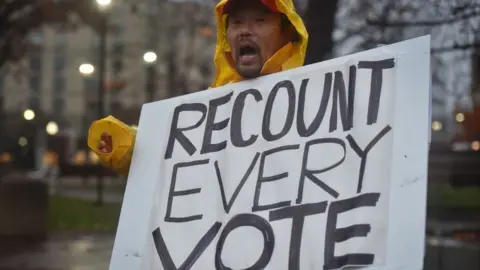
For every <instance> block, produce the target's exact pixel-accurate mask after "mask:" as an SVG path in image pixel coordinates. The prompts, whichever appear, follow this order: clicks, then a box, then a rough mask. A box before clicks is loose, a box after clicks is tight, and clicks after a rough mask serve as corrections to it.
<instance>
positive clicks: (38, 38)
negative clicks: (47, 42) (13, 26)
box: [27, 31, 44, 46]
mask: <svg viewBox="0 0 480 270" xmlns="http://www.w3.org/2000/svg"><path fill="white" fill-rule="evenodd" d="M27 39H28V41H30V43H32V44H34V45H37V46H41V45H43V41H44V38H43V33H42V32H41V31H32V32H31V33H30V34H29V35H28V37H27Z"/></svg>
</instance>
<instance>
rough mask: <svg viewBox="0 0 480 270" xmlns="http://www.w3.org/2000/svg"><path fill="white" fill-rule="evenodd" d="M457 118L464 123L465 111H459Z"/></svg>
mask: <svg viewBox="0 0 480 270" xmlns="http://www.w3.org/2000/svg"><path fill="white" fill-rule="evenodd" d="M455 120H457V122H458V123H462V122H463V121H465V115H464V114H463V113H457V115H456V116H455Z"/></svg>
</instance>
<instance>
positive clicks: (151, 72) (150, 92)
mask: <svg viewBox="0 0 480 270" xmlns="http://www.w3.org/2000/svg"><path fill="white" fill-rule="evenodd" d="M143 61H144V62H145V64H146V65H147V82H146V86H145V90H146V94H147V102H152V101H154V99H155V88H156V83H155V82H156V74H155V73H156V71H155V63H156V61H157V54H156V53H155V52H153V51H148V52H146V53H144V54H143Z"/></svg>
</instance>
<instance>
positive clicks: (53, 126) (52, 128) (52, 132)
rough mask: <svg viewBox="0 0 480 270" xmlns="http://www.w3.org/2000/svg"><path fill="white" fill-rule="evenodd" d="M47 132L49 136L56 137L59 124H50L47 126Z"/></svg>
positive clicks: (51, 122)
mask: <svg viewBox="0 0 480 270" xmlns="http://www.w3.org/2000/svg"><path fill="white" fill-rule="evenodd" d="M45 130H46V131H47V133H48V135H51V136H54V135H57V133H58V124H57V123H55V122H53V121H50V122H48V124H47V126H46V127H45Z"/></svg>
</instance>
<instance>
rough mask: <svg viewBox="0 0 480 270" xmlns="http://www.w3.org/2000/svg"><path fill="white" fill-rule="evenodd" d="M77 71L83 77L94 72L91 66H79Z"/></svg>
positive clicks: (86, 64)
mask: <svg viewBox="0 0 480 270" xmlns="http://www.w3.org/2000/svg"><path fill="white" fill-rule="evenodd" d="M78 71H79V72H80V73H81V74H82V75H85V76H89V75H92V74H93V72H94V71H95V67H94V66H93V65H92V64H88V63H85V64H81V65H80V67H78Z"/></svg>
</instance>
